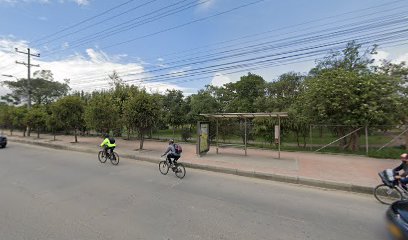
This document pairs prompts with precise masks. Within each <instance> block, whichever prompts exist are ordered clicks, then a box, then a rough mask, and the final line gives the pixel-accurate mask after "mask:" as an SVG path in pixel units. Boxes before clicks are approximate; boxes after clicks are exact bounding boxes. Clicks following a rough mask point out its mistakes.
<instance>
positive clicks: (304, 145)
mask: <svg viewBox="0 0 408 240" xmlns="http://www.w3.org/2000/svg"><path fill="white" fill-rule="evenodd" d="M303 148H306V135H303Z"/></svg>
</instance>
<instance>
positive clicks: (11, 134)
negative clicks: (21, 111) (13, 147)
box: [10, 128, 13, 136]
mask: <svg viewBox="0 0 408 240" xmlns="http://www.w3.org/2000/svg"><path fill="white" fill-rule="evenodd" d="M10 136H13V129H12V128H11V129H10Z"/></svg>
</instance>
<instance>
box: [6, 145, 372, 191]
mask: <svg viewBox="0 0 408 240" xmlns="http://www.w3.org/2000/svg"><path fill="white" fill-rule="evenodd" d="M9 141H10V142H18V143H24V144H31V145H37V146H41V147H47V148H53V149H57V150H68V151H76V152H84V153H98V152H99V150H91V149H83V148H80V147H72V146H62V145H57V144H52V143H45V142H36V141H29V140H24V139H9ZM120 156H121V157H123V158H129V159H133V160H138V161H144V162H150V163H155V164H157V163H159V161H160V159H153V158H148V157H144V156H136V155H130V154H121V155H120ZM183 164H184V165H185V166H186V167H189V168H193V169H199V170H205V171H211V172H218V173H225V174H232V175H238V176H243V177H250V178H258V179H263V180H269V181H276V182H285V183H292V184H299V185H305V186H311V187H318V188H325V189H332V190H340V191H347V192H355V193H363V194H370V195H371V194H373V191H374V187H367V186H359V185H353V184H346V183H338V182H332V181H326V180H317V179H310V178H303V177H294V176H286V175H279V174H270V173H261V172H254V171H245V170H240V169H233V168H225V167H217V166H211V165H203V164H196V163H183Z"/></svg>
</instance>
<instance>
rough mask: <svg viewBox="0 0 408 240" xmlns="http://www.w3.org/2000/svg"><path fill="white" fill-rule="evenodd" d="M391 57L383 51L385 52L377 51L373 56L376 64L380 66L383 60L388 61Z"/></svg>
mask: <svg viewBox="0 0 408 240" xmlns="http://www.w3.org/2000/svg"><path fill="white" fill-rule="evenodd" d="M389 56H390V53H389V52H386V51H383V50H379V51H377V54H374V55H372V57H373V58H374V61H375V62H374V64H380V63H381V60H385V59H388V57H389Z"/></svg>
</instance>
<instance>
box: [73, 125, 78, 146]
mask: <svg viewBox="0 0 408 240" xmlns="http://www.w3.org/2000/svg"><path fill="white" fill-rule="evenodd" d="M74 134H75V143H77V142H78V137H77V129H76V128H75V132H74Z"/></svg>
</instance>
